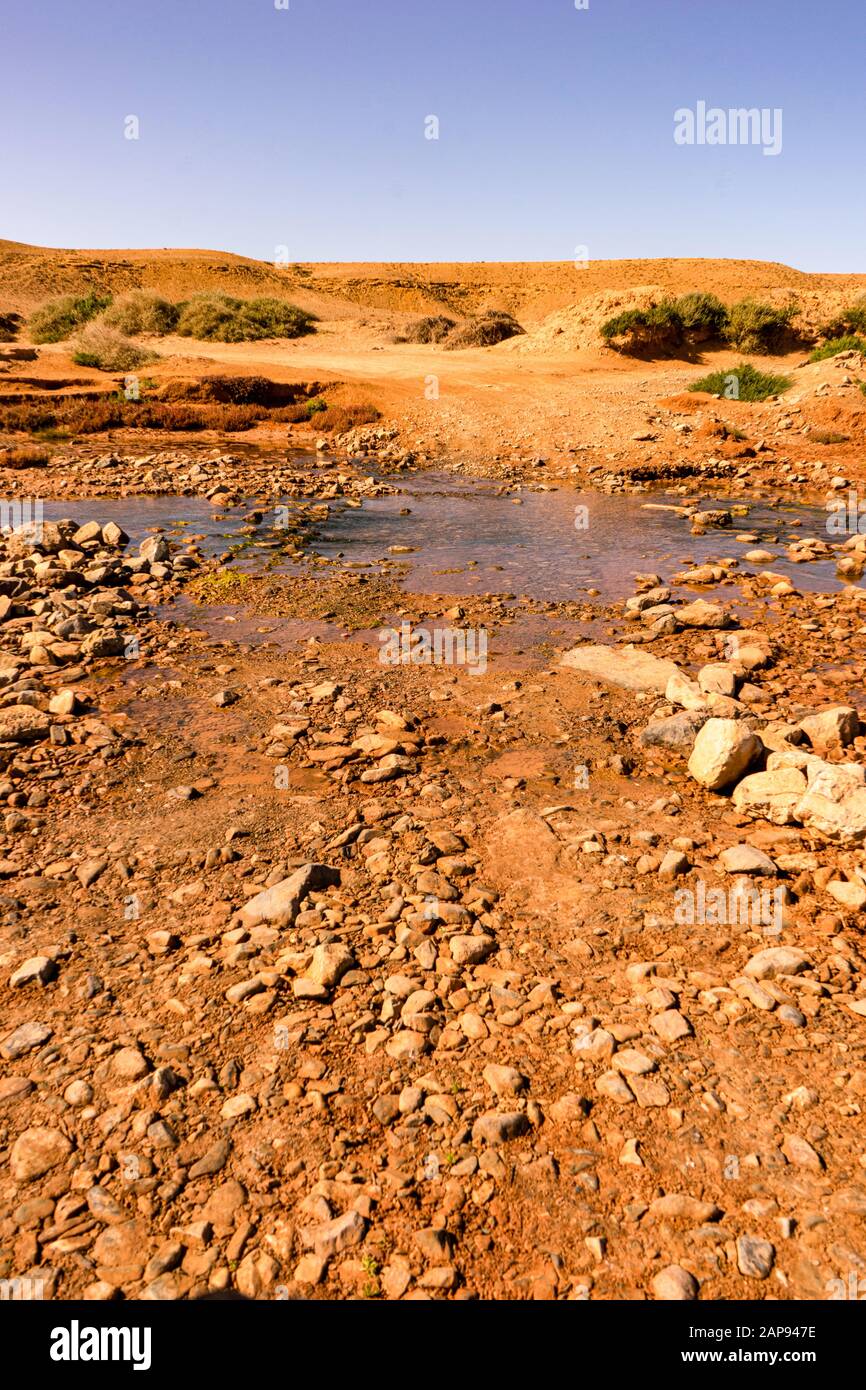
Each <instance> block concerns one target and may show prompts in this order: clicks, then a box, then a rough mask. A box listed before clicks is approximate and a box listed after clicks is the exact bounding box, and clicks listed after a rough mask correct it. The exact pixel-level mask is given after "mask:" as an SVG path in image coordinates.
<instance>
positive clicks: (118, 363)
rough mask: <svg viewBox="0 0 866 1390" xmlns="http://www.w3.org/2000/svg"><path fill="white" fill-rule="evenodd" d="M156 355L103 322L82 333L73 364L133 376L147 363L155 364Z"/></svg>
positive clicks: (92, 325) (86, 326) (92, 324)
mask: <svg viewBox="0 0 866 1390" xmlns="http://www.w3.org/2000/svg"><path fill="white" fill-rule="evenodd" d="M156 355H157V354H156V353H155V352H149V351H148V350H147V349H146V348H141V347H139V346H138V345H137V344H136V343H134V342H133V341H132V339H131V338H126V337H124V335H123V334H122V333H118V331H117V329H116V328H110V327H109V326H108V324H106V323H104V322H102V320H99V321H98V322H96V323H88V324H86V325H85V327H84V328H83V329H82V330H81V332H80V333H79V335H78V337H77V338H76V340H75V351H74V352H73V354H72V360H73V361H74V362H76V363H77V364H78V366H79V367H98V368H99V370H100V371H102V372H131V371H134V369H135V368H136V367H143V366H144V364H145V362H153V361H154V359H155V358H156Z"/></svg>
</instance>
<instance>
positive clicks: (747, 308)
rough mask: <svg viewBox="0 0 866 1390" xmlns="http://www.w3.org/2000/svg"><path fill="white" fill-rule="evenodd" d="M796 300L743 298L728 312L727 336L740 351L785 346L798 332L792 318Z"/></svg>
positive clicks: (764, 349) (795, 308)
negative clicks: (775, 301) (780, 302)
mask: <svg viewBox="0 0 866 1390" xmlns="http://www.w3.org/2000/svg"><path fill="white" fill-rule="evenodd" d="M796 313H797V305H796V304H793V303H792V304H783V305H781V306H778V305H774V304H761V303H759V302H758V301H757V300H755V299H741V300H740V301H739V302H738V303H737V304H732V305H731V308H730V310H729V313H728V324H727V327H726V329H725V337H726V338H727V340H728V342H730V343H732V344H733V346H734V347H736V348H739V349H740V351H741V352H773V351H778V350H779V349H781V348H784V347H785V346H786V345H787V344H788V342H789V341H790V340H791V338H792V337H795V336H796V335H795V334H794V332H793V329H792V327H791V320H792V319H793V318H794V315H795V314H796Z"/></svg>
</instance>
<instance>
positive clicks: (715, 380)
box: [689, 362, 791, 401]
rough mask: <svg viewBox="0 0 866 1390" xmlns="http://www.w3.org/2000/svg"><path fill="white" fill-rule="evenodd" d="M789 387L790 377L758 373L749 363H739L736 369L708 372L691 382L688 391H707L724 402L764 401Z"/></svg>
mask: <svg viewBox="0 0 866 1390" xmlns="http://www.w3.org/2000/svg"><path fill="white" fill-rule="evenodd" d="M790 385H791V379H790V377H787V376H773V375H772V374H771V373H770V372H759V371H758V370H757V368H756V367H753V366H752V364H751V362H741V363H740V365H739V366H738V367H729V368H728V369H727V371H718V372H710V374H709V376H703V377H701V379H700V381H693V382H692V384H691V386H690V387H689V390H690V391H708V392H710V394H711V395H717V396H724V397H725V399H726V400H733V401H765V400H767V398H768V397H769V396H778V395H781V393H782V392H783V391H787V390H788V389H789V387H790Z"/></svg>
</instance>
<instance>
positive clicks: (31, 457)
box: [0, 444, 51, 468]
mask: <svg viewBox="0 0 866 1390" xmlns="http://www.w3.org/2000/svg"><path fill="white" fill-rule="evenodd" d="M50 457H51V455H50V453H49V452H48V450H47V449H39V448H37V447H35V446H34V445H31V444H25V445H23V446H20V447H18V448H13V449H4V450H0V468H43V467H44V466H45V464H46V463H47V462H48V460H49V459H50Z"/></svg>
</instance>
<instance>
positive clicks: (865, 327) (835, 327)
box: [820, 294, 866, 338]
mask: <svg viewBox="0 0 866 1390" xmlns="http://www.w3.org/2000/svg"><path fill="white" fill-rule="evenodd" d="M820 332H821V337H822V338H845V337H848V335H849V334H852V333H866V294H864V295H861V296H860V298H859V299H857V300H855V301H854V303H853V304H849V305H848V308H847V309H841V310H840V311H839V313H838V314H836V316H835V317H834V318H832V319H830V320H829V321H828V322H827V323H825V324H824V326H823V328H822V329H821V330H820Z"/></svg>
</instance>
